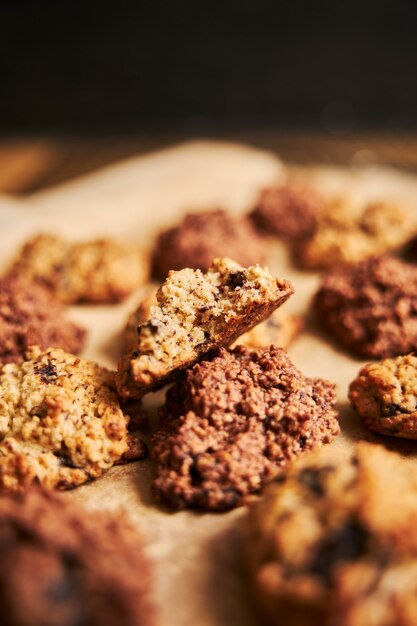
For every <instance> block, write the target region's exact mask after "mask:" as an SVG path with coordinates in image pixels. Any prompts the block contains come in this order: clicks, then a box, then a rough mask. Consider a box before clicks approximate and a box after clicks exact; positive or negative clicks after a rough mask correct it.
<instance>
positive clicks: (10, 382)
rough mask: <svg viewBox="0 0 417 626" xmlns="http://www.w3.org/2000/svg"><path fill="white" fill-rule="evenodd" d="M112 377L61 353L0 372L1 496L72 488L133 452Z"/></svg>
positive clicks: (33, 355) (35, 354) (32, 356)
mask: <svg viewBox="0 0 417 626" xmlns="http://www.w3.org/2000/svg"><path fill="white" fill-rule="evenodd" d="M113 384H114V374H113V373H112V372H109V371H108V370H106V369H105V368H103V367H100V366H99V365H97V364H95V363H91V362H89V361H84V360H82V359H79V358H77V357H76V356H73V355H72V354H68V353H66V352H64V351H62V350H59V349H52V348H51V349H49V350H46V351H45V352H41V350H40V349H39V348H34V349H33V350H32V351H31V352H30V353H28V354H27V360H26V361H24V362H23V363H22V364H20V365H17V364H15V363H9V364H7V365H3V366H0V405H1V407H2V413H1V418H0V490H2V491H21V490H24V489H26V488H28V487H29V486H30V485H31V484H32V483H41V484H43V485H45V486H46V487H48V488H53V487H55V488H58V489H67V488H70V487H76V486H77V485H80V484H82V483H84V482H86V481H87V480H91V479H92V478H97V477H98V476H101V474H103V473H104V472H105V471H106V470H108V469H109V468H110V467H112V465H114V464H115V463H117V462H118V461H120V460H121V458H122V456H123V454H125V453H126V452H127V450H128V439H127V418H126V417H125V416H124V415H123V413H122V411H121V410H120V407H119V403H118V400H117V395H116V392H115V391H114V388H113Z"/></svg>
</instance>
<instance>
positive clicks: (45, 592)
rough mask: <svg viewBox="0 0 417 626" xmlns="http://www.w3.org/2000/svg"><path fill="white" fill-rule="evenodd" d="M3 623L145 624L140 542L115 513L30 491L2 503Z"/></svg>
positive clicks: (148, 613)
mask: <svg viewBox="0 0 417 626" xmlns="http://www.w3.org/2000/svg"><path fill="white" fill-rule="evenodd" d="M0 537H1V541H0V615H1V623H2V624H4V626H6V625H7V626H9V625H10V626H76V625H77V626H81V625H85V626H151V625H152V624H154V623H155V621H154V609H153V607H152V604H151V601H150V599H149V590H150V586H151V577H150V571H149V566H148V562H147V560H146V558H145V555H144V554H143V548H142V538H141V536H140V534H139V533H138V532H137V530H136V529H135V528H134V527H133V526H132V525H131V524H130V523H129V522H127V521H126V516H125V515H123V517H122V514H121V513H120V514H119V515H117V514H115V513H108V512H103V511H100V512H99V514H97V512H89V511H86V510H82V509H80V508H79V506H76V505H75V504H73V503H71V502H70V501H69V500H68V499H66V498H64V497H62V495H59V494H57V493H53V492H43V491H41V490H39V489H37V488H32V489H31V490H29V492H27V493H26V494H20V495H14V496H13V497H12V496H8V497H2V498H1V499H0Z"/></svg>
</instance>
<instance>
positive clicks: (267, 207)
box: [250, 183, 326, 242]
mask: <svg viewBox="0 0 417 626" xmlns="http://www.w3.org/2000/svg"><path fill="white" fill-rule="evenodd" d="M325 204H326V201H325V200H324V198H322V197H321V196H320V194H319V193H318V191H317V190H316V189H313V188H309V187H307V186H305V185H301V184H299V183H298V184H294V183H289V184H286V185H282V186H278V187H269V188H268V189H264V190H263V192H262V193H261V195H260V197H259V199H258V202H257V204H256V206H255V208H254V209H253V211H252V212H251V214H250V217H251V218H252V220H253V221H254V223H255V224H256V226H257V227H258V228H259V229H260V230H262V231H265V232H266V233H268V234H270V235H276V236H277V237H282V238H283V239H285V240H286V241H289V242H292V241H297V240H299V239H305V238H306V237H311V236H312V234H313V233H314V231H315V229H316V224H317V219H318V215H319V213H320V212H321V211H322V210H323V207H324V206H325Z"/></svg>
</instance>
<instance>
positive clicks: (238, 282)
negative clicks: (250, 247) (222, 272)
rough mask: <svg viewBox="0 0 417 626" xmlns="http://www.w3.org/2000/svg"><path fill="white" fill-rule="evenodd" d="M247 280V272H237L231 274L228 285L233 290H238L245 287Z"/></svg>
mask: <svg viewBox="0 0 417 626" xmlns="http://www.w3.org/2000/svg"><path fill="white" fill-rule="evenodd" d="M245 280H246V279H245V272H235V273H234V274H230V278H229V281H228V284H229V287H231V288H232V289H236V288H237V287H243V285H244V284H245Z"/></svg>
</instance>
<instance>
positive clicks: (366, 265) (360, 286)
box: [314, 256, 417, 358]
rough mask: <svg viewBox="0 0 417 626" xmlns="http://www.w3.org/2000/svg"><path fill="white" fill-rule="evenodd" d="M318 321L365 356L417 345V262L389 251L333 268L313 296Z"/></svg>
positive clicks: (405, 350) (403, 350) (387, 354)
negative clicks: (396, 255)
mask: <svg viewBox="0 0 417 626" xmlns="http://www.w3.org/2000/svg"><path fill="white" fill-rule="evenodd" d="M314 308H315V310H316V313H317V319H318V321H319V323H320V324H321V325H322V326H323V327H324V328H325V329H326V330H327V331H328V332H329V333H330V334H331V335H332V336H333V337H335V338H336V339H337V340H338V342H339V343H340V344H342V345H343V346H345V347H346V348H348V349H349V350H350V351H351V352H352V353H354V354H356V355H358V356H362V357H376V358H377V357H390V356H397V355H399V354H407V353H409V352H412V351H413V350H415V349H417V266H415V265H411V264H410V263H405V262H404V261H401V260H400V259H397V258H394V257H390V256H385V257H377V258H371V259H368V260H366V261H363V262H362V263H358V264H353V265H345V266H342V267H340V268H336V269H334V270H332V271H329V272H328V273H327V274H325V275H324V276H323V278H322V281H321V285H320V287H319V290H318V292H317V294H316V296H315V299H314Z"/></svg>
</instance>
